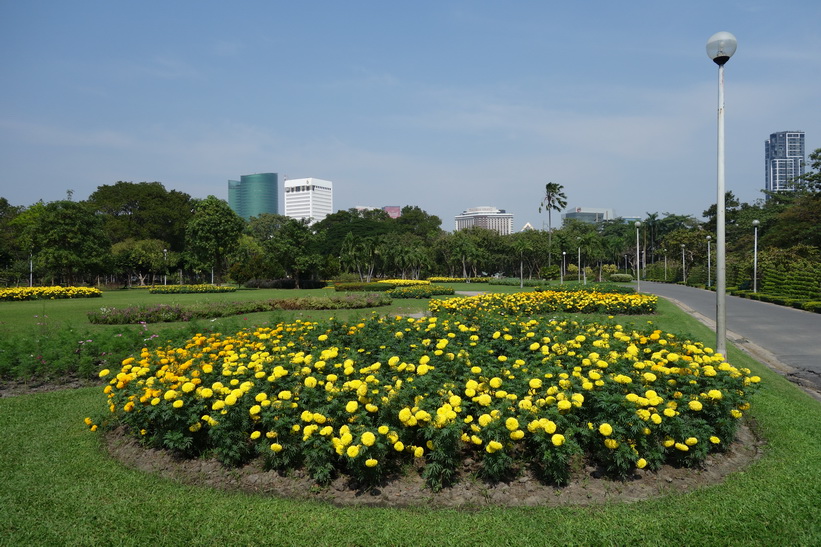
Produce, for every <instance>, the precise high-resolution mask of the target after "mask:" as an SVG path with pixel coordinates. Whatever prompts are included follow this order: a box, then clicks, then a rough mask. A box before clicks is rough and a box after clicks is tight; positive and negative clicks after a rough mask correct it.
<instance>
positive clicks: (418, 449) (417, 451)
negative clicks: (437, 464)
mask: <svg viewBox="0 0 821 547" xmlns="http://www.w3.org/2000/svg"><path fill="white" fill-rule="evenodd" d="M424 455H425V449H424V448H422V447H421V446H417V447H416V448H415V449H414V450H413V456H414V457H415V458H421V457H422V456H424Z"/></svg>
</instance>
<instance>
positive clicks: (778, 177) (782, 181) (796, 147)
mask: <svg viewBox="0 0 821 547" xmlns="http://www.w3.org/2000/svg"><path fill="white" fill-rule="evenodd" d="M764 162H765V175H764V176H765V178H764V189H765V190H767V191H771V192H778V191H780V190H788V189H789V188H790V187H789V183H790V182H791V181H792V180H794V179H796V178H797V177H800V176H801V175H803V174H804V170H805V169H806V167H805V158H804V132H803V131H779V132H778V133H773V134H771V135H770V138H769V139H767V140H766V141H764Z"/></svg>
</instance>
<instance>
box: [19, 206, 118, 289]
mask: <svg viewBox="0 0 821 547" xmlns="http://www.w3.org/2000/svg"><path fill="white" fill-rule="evenodd" d="M12 223H13V224H14V225H16V226H17V227H19V229H20V236H19V244H20V245H21V247H22V249H23V250H29V251H30V252H31V253H32V254H33V257H34V260H35V262H36V263H37V264H38V265H39V266H40V267H42V268H43V269H44V270H45V272H46V273H47V274H48V275H50V276H51V277H52V282H55V281H60V282H62V283H67V284H74V283H76V282H80V281H81V280H82V279H83V278H87V277H88V276H89V275H93V274H95V273H98V272H99V270H100V267H101V265H102V264H103V261H104V259H105V257H106V255H107V254H108V244H107V239H106V234H105V232H104V231H103V222H102V219H101V218H100V216H98V215H95V214H94V212H93V211H91V210H90V209H89V208H88V207H87V206H86V205H85V204H83V203H78V202H74V201H66V200H64V201H53V202H51V203H46V204H44V203H42V202H39V203H37V204H35V205H33V206H32V207H30V208H28V209H27V210H26V211H24V212H22V213H21V214H20V215H18V216H17V217H16V218H15V219H14V220H13V221H12Z"/></svg>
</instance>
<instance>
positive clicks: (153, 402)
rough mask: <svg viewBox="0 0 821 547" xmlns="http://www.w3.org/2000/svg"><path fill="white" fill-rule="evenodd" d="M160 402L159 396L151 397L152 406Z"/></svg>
mask: <svg viewBox="0 0 821 547" xmlns="http://www.w3.org/2000/svg"><path fill="white" fill-rule="evenodd" d="M158 404H160V398H159V397H154V398H153V399H151V406H157V405H158Z"/></svg>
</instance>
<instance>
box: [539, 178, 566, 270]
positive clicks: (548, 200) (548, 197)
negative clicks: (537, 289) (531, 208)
mask: <svg viewBox="0 0 821 547" xmlns="http://www.w3.org/2000/svg"><path fill="white" fill-rule="evenodd" d="M563 190H564V186H562V185H561V184H557V183H555V182H548V183H547V184H545V187H544V198H543V199H542V203H541V204H540V205H539V212H540V213H541V212H542V209H546V210H547V233H548V238H547V239H548V241H547V245H548V248H549V249H550V251H552V249H553V236H552V232H553V218H552V214H551V213H552V212H553V211H561V210H562V209H564V208H565V207H567V196H566V195H565V193H564V192H563ZM547 265H548V266H550V254H549V252H548V255H547Z"/></svg>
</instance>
